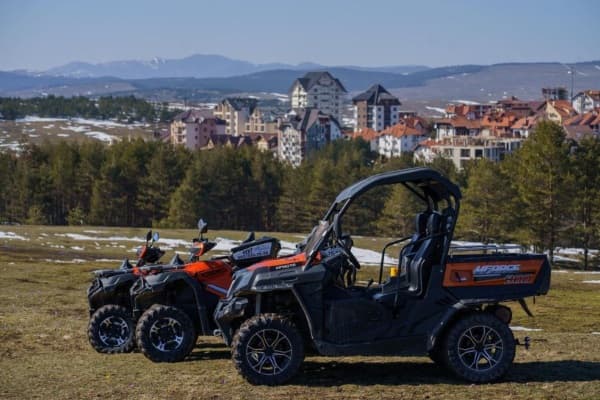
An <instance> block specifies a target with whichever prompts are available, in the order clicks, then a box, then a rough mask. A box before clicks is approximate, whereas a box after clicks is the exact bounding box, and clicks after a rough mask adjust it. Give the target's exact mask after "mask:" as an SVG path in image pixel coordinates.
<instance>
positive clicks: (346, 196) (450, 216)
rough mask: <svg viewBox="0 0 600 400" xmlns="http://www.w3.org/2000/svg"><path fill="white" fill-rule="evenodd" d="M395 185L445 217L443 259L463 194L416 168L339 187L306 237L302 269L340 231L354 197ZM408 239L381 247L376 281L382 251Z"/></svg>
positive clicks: (437, 175) (443, 179)
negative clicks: (381, 187)
mask: <svg viewBox="0 0 600 400" xmlns="http://www.w3.org/2000/svg"><path fill="white" fill-rule="evenodd" d="M394 184H401V185H403V186H404V187H405V188H406V189H408V190H409V191H410V192H412V193H413V194H414V195H415V196H416V197H417V198H418V199H419V200H421V201H422V202H423V203H424V204H425V205H426V207H427V208H426V212H429V213H431V212H433V211H435V212H441V213H442V214H444V216H446V217H447V218H446V223H445V229H443V230H442V232H440V234H442V235H446V236H447V237H446V240H445V248H444V251H443V254H444V256H443V258H444V259H445V257H446V254H447V253H448V250H449V247H450V242H451V240H452V234H453V232H454V227H455V225H456V219H457V217H458V212H459V208H460V199H461V197H462V196H461V193H460V189H459V187H458V186H457V185H455V184H454V183H452V182H451V181H450V180H449V179H448V178H446V177H445V176H443V175H442V174H441V173H439V172H438V171H436V170H433V169H431V168H423V167H417V168H409V169H404V170H397V171H390V172H384V173H381V174H377V175H373V176H370V177H368V178H365V179H363V180H361V181H358V182H356V183H354V184H352V185H350V186H348V187H347V188H346V189H344V190H342V191H341V192H340V194H338V196H337V197H336V199H335V200H334V202H333V203H332V205H331V206H330V208H329V210H328V211H327V213H326V214H325V217H324V218H323V220H322V221H321V222H320V224H319V225H317V226H316V227H315V229H313V231H312V232H311V234H310V235H309V237H308V238H307V240H306V243H307V245H306V247H305V251H306V254H307V261H306V264H305V265H304V269H305V270H306V269H308V268H310V265H311V264H312V262H313V261H314V258H315V256H316V255H317V252H318V250H319V248H320V247H321V245H322V244H323V243H324V242H325V241H326V240H327V238H328V237H329V236H330V235H331V234H332V233H335V234H336V236H337V237H339V235H340V234H341V227H340V219H341V217H342V216H343V215H344V213H345V212H346V211H347V209H348V207H349V206H350V205H351V204H352V202H353V201H354V199H356V198H357V197H359V196H360V195H361V194H363V193H365V192H367V191H369V190H371V189H373V188H375V187H378V186H387V185H394ZM410 238H411V236H408V237H406V238H401V239H398V240H394V241H393V242H390V243H388V244H386V246H385V247H384V248H383V251H382V255H381V260H382V261H381V266H380V272H379V283H381V276H382V271H383V260H384V257H385V250H386V249H387V248H388V247H389V246H391V245H394V244H397V243H400V242H402V241H405V240H408V239H410ZM442 261H444V260H442Z"/></svg>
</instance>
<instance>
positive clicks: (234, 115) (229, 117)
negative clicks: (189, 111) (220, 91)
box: [213, 97, 258, 136]
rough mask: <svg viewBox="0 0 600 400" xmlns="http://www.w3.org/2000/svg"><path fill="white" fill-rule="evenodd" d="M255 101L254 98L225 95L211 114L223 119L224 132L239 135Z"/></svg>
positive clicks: (242, 132)
mask: <svg viewBox="0 0 600 400" xmlns="http://www.w3.org/2000/svg"><path fill="white" fill-rule="evenodd" d="M257 102H258V101H257V100H256V99H254V98H243V97H227V98H225V99H223V100H222V101H221V102H220V103H219V104H217V106H216V107H215V109H214V110H213V114H214V116H215V117H217V118H220V119H222V120H223V121H225V124H226V127H225V133H226V134H228V135H233V136H240V135H243V134H244V130H245V129H246V123H248V121H249V120H250V116H251V115H252V113H253V112H254V109H255V108H256V104H257Z"/></svg>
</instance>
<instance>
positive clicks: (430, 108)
mask: <svg viewBox="0 0 600 400" xmlns="http://www.w3.org/2000/svg"><path fill="white" fill-rule="evenodd" d="M425 108H426V109H428V110H430V111H435V112H437V113H440V114H446V110H444V109H443V108H439V107H430V106H425Z"/></svg>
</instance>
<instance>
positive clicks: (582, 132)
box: [563, 125, 599, 142]
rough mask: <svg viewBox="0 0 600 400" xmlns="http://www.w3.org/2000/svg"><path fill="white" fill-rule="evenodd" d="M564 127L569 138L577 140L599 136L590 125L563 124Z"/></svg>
mask: <svg viewBox="0 0 600 400" xmlns="http://www.w3.org/2000/svg"><path fill="white" fill-rule="evenodd" d="M563 128H564V130H565V132H566V134H567V139H572V140H575V141H577V142H578V141H580V140H582V139H584V138H586V137H599V135H598V134H597V133H595V132H594V131H593V130H592V128H591V127H590V126H589V125H570V126H563Z"/></svg>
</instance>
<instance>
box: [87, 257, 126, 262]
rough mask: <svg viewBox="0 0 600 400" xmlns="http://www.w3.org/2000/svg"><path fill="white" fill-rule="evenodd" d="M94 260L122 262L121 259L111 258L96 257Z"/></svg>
mask: <svg viewBox="0 0 600 400" xmlns="http://www.w3.org/2000/svg"><path fill="white" fill-rule="evenodd" d="M94 261H96V262H122V261H123V260H116V259H112V258H97V259H95V260H94Z"/></svg>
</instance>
